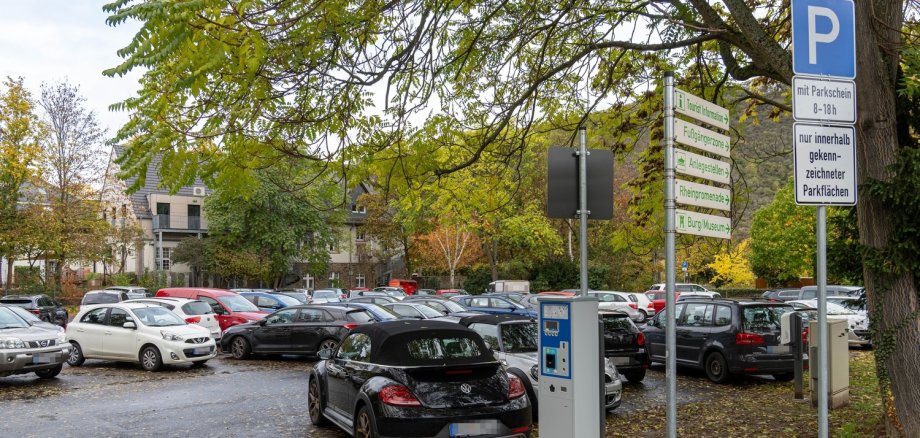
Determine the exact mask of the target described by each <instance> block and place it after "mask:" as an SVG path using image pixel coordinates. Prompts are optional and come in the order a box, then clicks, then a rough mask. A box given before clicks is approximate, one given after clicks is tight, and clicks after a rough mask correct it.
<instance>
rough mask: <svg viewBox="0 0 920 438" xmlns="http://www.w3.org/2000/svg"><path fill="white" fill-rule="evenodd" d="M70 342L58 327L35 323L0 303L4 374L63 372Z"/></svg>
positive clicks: (1, 370)
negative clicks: (45, 326) (42, 325)
mask: <svg viewBox="0 0 920 438" xmlns="http://www.w3.org/2000/svg"><path fill="white" fill-rule="evenodd" d="M68 356H70V344H69V343H67V341H66V338H65V336H64V332H63V331H60V330H59V329H58V328H57V327H55V328H53V329H51V328H44V327H41V326H39V325H33V324H32V323H31V322H29V321H26V320H25V319H23V318H22V317H20V316H19V315H17V314H16V313H15V312H13V311H12V310H10V309H9V308H7V307H6V306H4V305H0V377H6V376H12V375H14V374H28V373H35V375H37V376H38V377H39V378H42V379H50V378H52V377H55V376H57V375H58V373H60V372H61V368H62V367H63V366H64V361H65V360H67V357H68Z"/></svg>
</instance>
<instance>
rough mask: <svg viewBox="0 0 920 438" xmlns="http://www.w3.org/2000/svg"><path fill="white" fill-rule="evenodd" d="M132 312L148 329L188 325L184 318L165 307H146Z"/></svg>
mask: <svg viewBox="0 0 920 438" xmlns="http://www.w3.org/2000/svg"><path fill="white" fill-rule="evenodd" d="M132 312H134V316H136V317H137V319H138V320H139V321H140V322H141V323H142V324H144V325H146V326H148V327H168V326H174V325H186V322H185V321H184V320H183V319H182V318H180V317H179V316H178V315H176V314H175V313H172V311H170V310H169V309H167V308H165V307H159V306H157V307H144V308H140V309H133V310H132Z"/></svg>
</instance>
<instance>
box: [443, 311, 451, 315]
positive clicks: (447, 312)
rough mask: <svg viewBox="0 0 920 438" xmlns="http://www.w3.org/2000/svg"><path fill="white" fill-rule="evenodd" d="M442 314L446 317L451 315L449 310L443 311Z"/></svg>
mask: <svg viewBox="0 0 920 438" xmlns="http://www.w3.org/2000/svg"><path fill="white" fill-rule="evenodd" d="M441 313H443V314H445V315H450V312H449V311H447V310H444V311H442V312H441Z"/></svg>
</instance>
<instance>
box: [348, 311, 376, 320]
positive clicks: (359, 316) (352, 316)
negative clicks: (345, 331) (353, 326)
mask: <svg viewBox="0 0 920 438" xmlns="http://www.w3.org/2000/svg"><path fill="white" fill-rule="evenodd" d="M345 319H347V320H348V321H351V322H371V321H373V320H374V317H373V316H371V314H370V313H367V311H364V310H354V311H351V312H348V313H346V314H345Z"/></svg>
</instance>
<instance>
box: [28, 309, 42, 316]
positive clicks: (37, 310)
mask: <svg viewBox="0 0 920 438" xmlns="http://www.w3.org/2000/svg"><path fill="white" fill-rule="evenodd" d="M29 311H30V312H32V313H34V314H36V315H41V314H42V309H29Z"/></svg>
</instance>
